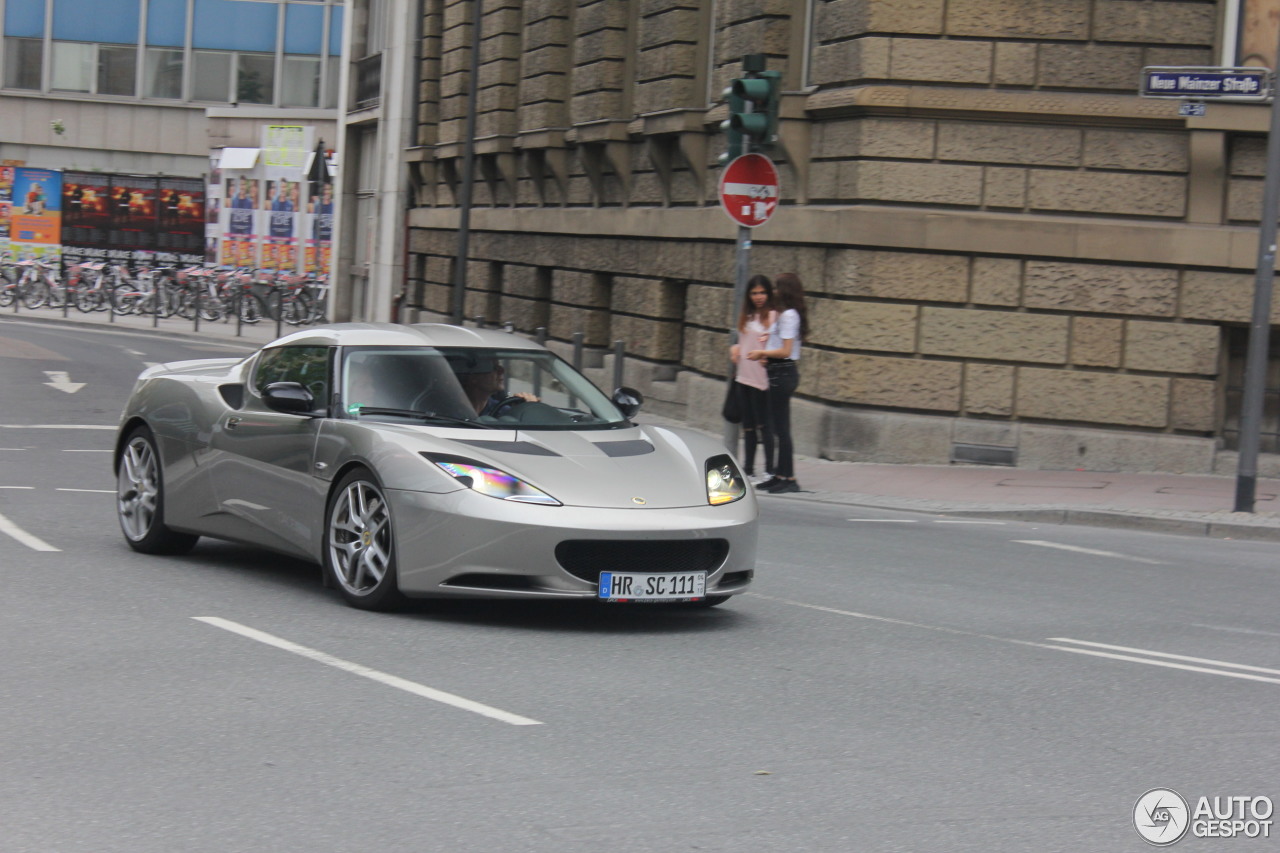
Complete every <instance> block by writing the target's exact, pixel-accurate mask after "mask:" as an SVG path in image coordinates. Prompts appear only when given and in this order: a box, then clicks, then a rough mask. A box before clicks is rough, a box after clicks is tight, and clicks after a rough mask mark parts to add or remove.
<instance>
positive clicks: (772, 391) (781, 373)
mask: <svg viewBox="0 0 1280 853" xmlns="http://www.w3.org/2000/svg"><path fill="white" fill-rule="evenodd" d="M774 307H775V308H776V309H777V310H778V311H779V314H778V322H777V324H776V325H775V326H774V329H773V332H772V333H771V334H770V335H769V340H768V342H767V343H766V344H765V346H764V349H758V350H751V351H750V352H748V353H747V358H749V359H751V360H752V361H763V362H764V363H765V370H766V371H767V372H768V376H769V414H770V422H771V423H772V425H773V437H774V439H775V440H776V441H777V442H778V460H777V464H776V465H775V466H774V472H775V475H776V476H775V477H774V478H773V480H771V481H769V482H765V483H761V484H760V486H759V488H761V489H764V490H765V491H767V492H769V493H770V494H774V495H784V494H787V493H788V492H798V491H800V484H799V483H797V482H796V472H795V460H794V458H793V453H794V451H793V448H792V444H791V395H792V394H794V393H795V391H796V386H797V385H799V384H800V371H799V362H800V342H801V341H803V340H804V338H805V336H806V335H808V333H809V321H808V318H807V317H806V316H805V308H804V287H803V286H801V284H800V277H799V276H798V275H796V274H795V273H789V272H788V273H783V274H782V275H780V276H778V280H777V281H776V282H774Z"/></svg>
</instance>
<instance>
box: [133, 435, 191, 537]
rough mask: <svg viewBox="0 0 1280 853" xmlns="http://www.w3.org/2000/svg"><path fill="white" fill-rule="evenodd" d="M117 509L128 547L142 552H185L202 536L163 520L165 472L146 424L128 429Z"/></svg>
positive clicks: (153, 438)
mask: <svg viewBox="0 0 1280 853" xmlns="http://www.w3.org/2000/svg"><path fill="white" fill-rule="evenodd" d="M116 511H117V514H118V515H119V518H120V530H121V531H123V533H124V539H125V541H126V542H128V543H129V547H130V548H132V549H133V550H135V551H140V552H141V553H143V554H185V553H187V552H188V551H190V550H191V549H192V548H193V547H195V544H196V540H197V539H199V537H198V536H195V535H193V534H190V533H178V532H177V531H174V530H170V529H169V528H168V527H166V526H165V523H164V474H163V472H162V471H161V467H160V454H159V452H158V451H157V450H156V441H155V437H154V436H153V435H152V434H151V430H149V429H147V428H146V427H144V426H143V427H138V428H137V429H135V430H134V431H133V432H131V433H129V438H128V440H126V441H125V446H124V451H123V452H122V453H121V454H120V461H119V463H118V464H117V471H116Z"/></svg>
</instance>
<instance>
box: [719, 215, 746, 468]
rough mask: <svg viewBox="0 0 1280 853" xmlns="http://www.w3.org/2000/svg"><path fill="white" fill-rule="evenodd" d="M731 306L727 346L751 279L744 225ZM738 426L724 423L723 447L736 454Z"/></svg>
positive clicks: (729, 385) (732, 375)
mask: <svg viewBox="0 0 1280 853" xmlns="http://www.w3.org/2000/svg"><path fill="white" fill-rule="evenodd" d="M734 258H735V264H734V276H733V305H732V307H731V308H730V314H729V346H733V345H734V344H736V343H737V342H738V318H739V317H741V316H742V305H743V302H744V301H745V300H746V298H747V279H748V278H750V277H751V229H750V228H748V227H747V226H745V225H739V226H738V245H737V249H736V251H735V252H734ZM746 355H747V354H746V353H745V352H740V353H738V358H739V360H741V359H743V358H746ZM736 374H737V365H736V364H733V363H732V361H730V364H729V381H728V382H726V383H725V387H724V393H725V397H728V396H729V392H731V391H732V390H733V383H734V382H736V381H737V377H736ZM738 437H739V430H738V425H737V424H733V423H729V422H728V421H725V422H724V446H725V447H727V448H728V449H729V451H730V452H731V453H734V454H736V453H737V452H738Z"/></svg>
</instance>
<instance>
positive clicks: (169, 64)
mask: <svg viewBox="0 0 1280 853" xmlns="http://www.w3.org/2000/svg"><path fill="white" fill-rule="evenodd" d="M146 61H147V67H146V70H145V72H144V73H145V74H146V81H145V83H144V85H143V94H144V95H145V96H146V97H148V98H172V99H174V100H179V99H181V98H182V51H181V50H174V49H172V48H164V47H149V48H147V60H146Z"/></svg>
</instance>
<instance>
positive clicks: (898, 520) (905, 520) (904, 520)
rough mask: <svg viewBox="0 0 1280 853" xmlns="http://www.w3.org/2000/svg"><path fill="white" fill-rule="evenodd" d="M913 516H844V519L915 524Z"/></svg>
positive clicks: (915, 520)
mask: <svg viewBox="0 0 1280 853" xmlns="http://www.w3.org/2000/svg"><path fill="white" fill-rule="evenodd" d="M918 520H919V519H915V518H846V519H845V521H869V522H875V523H877V524H915V523H916V522H917V521H918Z"/></svg>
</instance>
